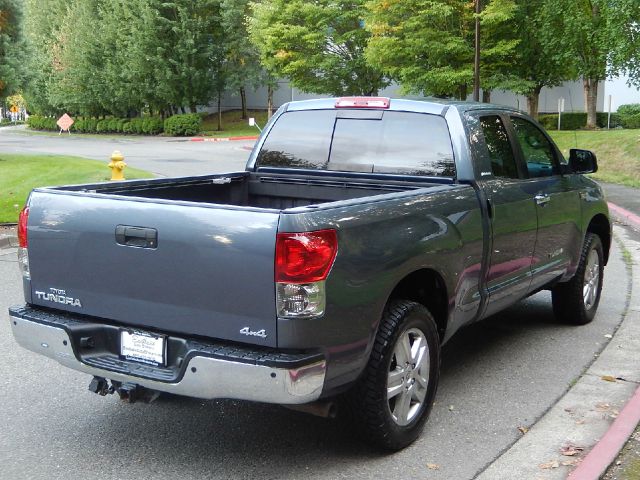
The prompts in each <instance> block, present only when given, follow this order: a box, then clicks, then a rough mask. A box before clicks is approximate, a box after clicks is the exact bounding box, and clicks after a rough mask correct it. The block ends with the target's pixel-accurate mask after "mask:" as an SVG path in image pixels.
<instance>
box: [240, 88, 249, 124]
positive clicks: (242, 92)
mask: <svg viewBox="0 0 640 480" xmlns="http://www.w3.org/2000/svg"><path fill="white" fill-rule="evenodd" d="M240 102H241V103H242V120H246V119H247V118H249V114H248V113H247V91H246V90H245V89H244V87H240Z"/></svg>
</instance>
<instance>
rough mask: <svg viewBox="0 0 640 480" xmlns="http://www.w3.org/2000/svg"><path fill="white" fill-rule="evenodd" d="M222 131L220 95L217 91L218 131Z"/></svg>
mask: <svg viewBox="0 0 640 480" xmlns="http://www.w3.org/2000/svg"><path fill="white" fill-rule="evenodd" d="M220 130H222V94H221V92H220V91H218V131H220Z"/></svg>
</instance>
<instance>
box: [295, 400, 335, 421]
mask: <svg viewBox="0 0 640 480" xmlns="http://www.w3.org/2000/svg"><path fill="white" fill-rule="evenodd" d="M282 406H283V407H285V408H288V409H289V410H295V411H297V412H303V413H309V414H311V415H315V416H316V417H322V418H336V415H337V413H338V406H337V405H336V403H335V402H331V401H327V402H312V403H304V404H302V405H282Z"/></svg>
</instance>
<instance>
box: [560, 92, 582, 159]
mask: <svg viewBox="0 0 640 480" xmlns="http://www.w3.org/2000/svg"><path fill="white" fill-rule="evenodd" d="M565 88H566V89H567V92H568V93H569V94H568V95H567V96H568V97H569V107H570V108H571V112H572V113H573V112H575V110H574V108H573V96H572V95H571V89H570V88H569V86H568V85H567V86H566V87H565ZM585 107H586V105H585ZM573 141H574V143H575V148H578V132H576V131H575V130H574V131H573Z"/></svg>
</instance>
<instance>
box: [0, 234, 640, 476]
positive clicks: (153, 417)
mask: <svg viewBox="0 0 640 480" xmlns="http://www.w3.org/2000/svg"><path fill="white" fill-rule="evenodd" d="M606 277H607V279H608V281H606V282H605V289H604V293H603V300H602V304H601V306H600V310H599V312H598V316H597V317H596V320H595V321H594V322H593V323H592V324H590V325H588V326H585V327H579V328H576V327H568V326H562V325H557V324H556V323H555V322H554V320H553V317H552V312H551V306H550V303H549V295H548V294H547V293H541V294H538V295H536V296H535V297H532V298H531V299H528V300H526V301H524V302H522V303H520V304H519V305H517V306H515V307H513V308H511V309H510V310H508V311H506V312H504V313H502V314H501V315H499V316H496V317H493V318H491V319H489V320H487V321H485V322H482V323H480V324H478V325H475V326H472V327H470V328H468V329H466V330H464V331H463V332H460V333H459V334H458V335H457V336H456V337H454V339H453V340H452V341H451V342H450V343H449V344H447V345H446V346H445V348H444V358H443V366H442V377H441V382H442V383H441V386H440V389H439V392H438V396H437V403H436V405H435V407H434V410H433V413H432V417H431V419H430V421H429V423H428V424H427V427H426V429H425V432H424V435H423V436H422V438H421V439H420V440H419V441H418V442H417V443H416V444H414V445H413V446H411V447H410V448H408V449H406V450H404V451H402V452H400V453H397V454H394V455H380V454H377V453H375V452H371V451H370V450H368V449H367V448H366V447H363V446H362V445H361V444H359V443H358V442H355V441H354V440H353V438H352V437H351V436H350V433H349V432H348V431H346V429H345V428H344V427H342V426H341V425H340V424H339V423H337V422H331V421H328V420H324V419H320V418H315V417H311V416H308V415H305V414H301V413H298V412H292V411H289V410H286V409H283V408H281V407H277V406H269V405H259V404H250V403H245V402H235V401H209V402H206V401H199V400H191V399H186V398H179V397H167V398H161V399H160V400H158V401H156V402H155V403H152V404H150V405H145V404H135V405H128V404H123V403H121V402H120V401H119V400H117V398H115V397H113V396H111V397H107V398H102V397H99V396H97V395H95V394H92V393H89V392H88V391H87V390H86V387H87V385H88V383H89V380H90V378H89V377H88V376H87V375H84V374H80V373H76V372H73V371H70V370H66V369H64V368H62V367H60V366H58V364H56V363H55V362H53V361H52V360H49V359H45V358H44V357H40V356H38V355H36V354H32V353H30V352H27V351H24V350H22V349H20V348H19V347H18V346H17V345H16V344H15V343H14V341H13V339H12V337H11V333H10V328H9V322H8V320H7V313H6V311H7V307H8V306H9V305H11V304H16V303H20V302H21V301H22V298H21V297H22V295H21V291H20V288H19V284H20V278H19V275H18V269H17V265H16V258H15V250H3V251H0V351H2V352H3V360H2V362H0V385H1V387H0V405H2V410H1V412H2V414H1V416H0V421H1V422H2V435H0V465H1V466H2V467H1V468H2V476H3V478H11V479H13V478H34V479H45V478H46V479H56V478H61V479H62V478H65V479H66V478H69V476H71V475H73V476H74V477H77V478H96V479H115V478H155V477H161V476H162V477H163V478H176V479H179V478H185V479H193V478H219V479H227V478H243V479H261V480H264V479H298V478H301V477H305V478H308V479H316V478H318V479H326V478H331V479H333V478H363V479H365V478H381V477H382V476H385V477H387V478H394V479H453V478H455V479H467V478H473V477H474V475H476V473H477V472H479V471H480V470H481V469H482V468H483V467H485V466H486V465H487V464H489V463H490V462H492V461H493V460H494V459H495V458H496V457H498V456H499V455H500V454H501V453H502V452H503V451H504V450H505V449H507V448H508V447H509V446H510V445H512V444H513V443H514V442H515V441H516V440H517V439H518V438H519V437H520V435H521V434H520V433H519V432H518V430H517V428H518V427H519V426H529V425H532V424H533V423H534V422H535V421H536V420H537V419H538V418H540V417H541V416H542V415H543V414H544V413H545V412H546V411H547V409H548V408H549V407H550V406H551V405H553V404H554V403H555V402H556V400H557V399H558V398H560V397H561V396H562V395H563V394H564V393H565V392H566V390H567V389H568V388H569V386H570V385H571V384H572V382H573V381H574V380H575V379H576V378H577V377H578V376H580V375H581V373H582V372H583V371H584V370H585V368H586V366H588V365H589V364H590V363H591V361H592V360H593V358H594V355H596V354H597V353H598V352H599V351H601V349H602V348H604V346H605V344H606V342H607V341H608V340H607V338H605V335H607V334H611V333H613V332H614V331H615V329H616V327H617V325H618V324H619V322H620V320H621V312H622V310H623V308H624V306H625V299H626V295H627V291H628V289H629V288H630V287H629V284H628V280H629V277H628V272H627V271H626V268H625V266H624V264H623V262H622V259H621V255H620V252H619V250H618V248H617V246H616V247H615V248H614V254H613V258H612V261H611V263H610V265H609V267H608V268H607V271H606ZM612 280H614V281H612ZM427 464H437V465H439V467H440V468H439V470H430V469H429V468H428V467H427Z"/></svg>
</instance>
